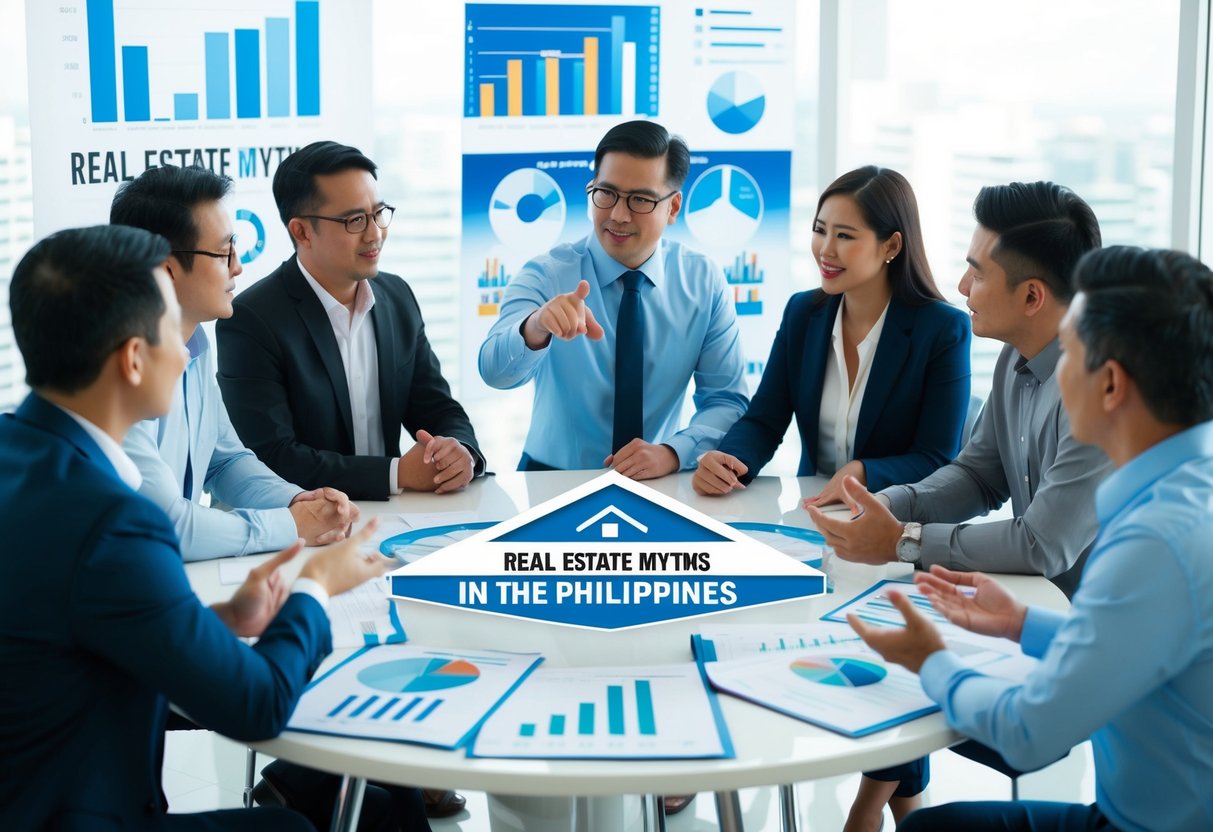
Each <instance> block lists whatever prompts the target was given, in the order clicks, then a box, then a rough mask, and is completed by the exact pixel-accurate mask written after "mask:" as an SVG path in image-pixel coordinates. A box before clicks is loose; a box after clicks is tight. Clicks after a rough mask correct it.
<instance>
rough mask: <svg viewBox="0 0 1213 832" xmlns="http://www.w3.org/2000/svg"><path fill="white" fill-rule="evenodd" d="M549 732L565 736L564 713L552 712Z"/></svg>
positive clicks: (557, 735)
mask: <svg viewBox="0 0 1213 832" xmlns="http://www.w3.org/2000/svg"><path fill="white" fill-rule="evenodd" d="M548 733H549V734H551V735H552V736H553V737H563V736H564V714H552V717H551V719H550V720H548Z"/></svg>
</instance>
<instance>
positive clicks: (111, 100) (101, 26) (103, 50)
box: [86, 0, 118, 124]
mask: <svg viewBox="0 0 1213 832" xmlns="http://www.w3.org/2000/svg"><path fill="white" fill-rule="evenodd" d="M86 8H87V15H88V83H89V98H90V100H91V102H92V111H93V112H92V115H93V122H94V123H102V124H105V123H109V122H114V121H117V120H118V68H117V63H116V62H115V55H114V0H88V4H87V7H86Z"/></svg>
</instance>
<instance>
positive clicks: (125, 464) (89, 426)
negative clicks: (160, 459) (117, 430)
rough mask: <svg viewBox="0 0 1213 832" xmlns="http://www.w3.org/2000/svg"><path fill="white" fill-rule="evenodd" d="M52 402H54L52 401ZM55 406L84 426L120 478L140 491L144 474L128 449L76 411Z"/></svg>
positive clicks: (134, 489)
mask: <svg viewBox="0 0 1213 832" xmlns="http://www.w3.org/2000/svg"><path fill="white" fill-rule="evenodd" d="M52 404H54V403H53V402H52ZM55 407H58V408H59V409H60V410H62V411H63V412H64V413H66V414H67V415H68V416H71V417H72V419H73V420H75V422H76V424H78V425H79V426H80V427H82V428H84V432H85V433H87V434H88V437H89V439H92V440H93V441H94V442H96V443H97V447H98V448H100V449H101V453H103V454H105V458H106V459H108V460H109V462H110V465H112V466H114V472H115V473H116V474H117V475H118V479H120V480H122V481H123V482H124V483H126V484H127V485H128V486H130V488H131V490H132V491H138V490H139V486H140V485H141V484H142V482H143V476H142V475H141V474H140V473H139V466H138V465H136V464H135V463H134V460H132V459H131V458H130V457H129V456H127V454H126V451H124V450H122V446H121V445H119V444H118V443H117V442H115V441H114V438H113V437H112V436H110V435H109V434H108V433H106V432H105V431H103V430H102V429H101V428H99V427H97V426H96V425H94V424H93V423H92V422H90V421H89V420H88V419H85V418H84V417H83V416H81V415H80V414H79V413H77V412H76V411H74V410H68V409H67V408H66V407H59V405H57V404H56V405H55Z"/></svg>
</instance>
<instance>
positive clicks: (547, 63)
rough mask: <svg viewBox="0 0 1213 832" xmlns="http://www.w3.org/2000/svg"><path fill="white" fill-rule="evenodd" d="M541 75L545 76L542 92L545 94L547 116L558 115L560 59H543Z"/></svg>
mask: <svg viewBox="0 0 1213 832" xmlns="http://www.w3.org/2000/svg"><path fill="white" fill-rule="evenodd" d="M543 73H544V76H545V83H544V90H545V91H546V93H547V108H546V110H545V112H546V113H547V115H549V116H558V115H560V59H559V58H544V59H543Z"/></svg>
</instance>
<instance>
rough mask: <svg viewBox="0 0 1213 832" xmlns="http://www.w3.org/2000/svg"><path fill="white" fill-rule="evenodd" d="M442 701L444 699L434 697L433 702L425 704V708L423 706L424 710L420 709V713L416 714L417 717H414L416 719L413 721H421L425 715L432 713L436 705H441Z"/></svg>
mask: <svg viewBox="0 0 1213 832" xmlns="http://www.w3.org/2000/svg"><path fill="white" fill-rule="evenodd" d="M443 701H444V700H442V699H435V700H434V701H433V702H431V703H430V704H429V705H427V706H426V708H425V710H424V711H422V712H421V713H419V714H417V718H416V719H414V720H413V721H414V722H422V721H424V720H425V718H426V717H427V716H429V715H430V714H432V713H433V712H434V711H435V710H437V708H438V706H439V705H441V704H442V703H443Z"/></svg>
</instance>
